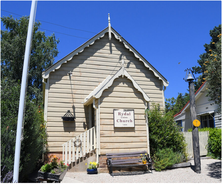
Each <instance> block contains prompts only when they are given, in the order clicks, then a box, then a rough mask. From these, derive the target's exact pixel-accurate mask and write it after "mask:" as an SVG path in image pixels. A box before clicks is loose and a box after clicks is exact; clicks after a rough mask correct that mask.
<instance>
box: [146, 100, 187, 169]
mask: <svg viewBox="0 0 222 184" xmlns="http://www.w3.org/2000/svg"><path fill="white" fill-rule="evenodd" d="M146 113H148V121H149V139H150V154H151V157H153V160H154V163H155V162H159V161H161V159H160V158H161V157H160V156H158V155H159V154H162V152H164V151H161V150H165V151H166V152H167V153H168V152H169V150H168V149H170V150H171V151H172V152H173V153H177V154H181V155H182V157H183V158H184V159H185V160H186V159H187V153H186V143H185V138H184V136H183V134H182V133H181V132H180V129H181V127H179V126H178V125H177V124H176V123H175V122H174V119H173V113H172V112H170V111H169V112H167V113H164V112H162V111H160V110H159V107H158V105H155V104H153V108H152V109H151V110H147V111H146ZM159 152H160V153H159ZM169 153H170V154H171V152H169ZM170 158H171V157H170ZM161 162H169V163H171V161H170V160H169V159H166V160H164V161H161ZM157 164H158V163H157ZM160 168H162V167H160Z"/></svg>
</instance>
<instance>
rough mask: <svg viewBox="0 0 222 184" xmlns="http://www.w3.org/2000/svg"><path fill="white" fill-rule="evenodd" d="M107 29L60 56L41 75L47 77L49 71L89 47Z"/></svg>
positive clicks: (57, 67)
mask: <svg viewBox="0 0 222 184" xmlns="http://www.w3.org/2000/svg"><path fill="white" fill-rule="evenodd" d="M107 31H108V28H105V29H104V30H103V31H101V32H100V33H98V34H97V35H95V36H94V37H93V38H91V39H90V40H88V41H87V42H85V43H84V44H82V45H81V46H80V47H78V48H77V49H75V50H74V51H73V52H71V53H70V54H68V55H67V56H65V57H64V58H62V59H61V60H60V61H58V62H56V63H55V64H53V65H52V66H50V67H49V68H48V69H46V71H44V72H43V73H42V77H43V78H45V79H47V78H48V77H49V74H50V72H54V71H55V70H58V69H59V68H60V67H61V65H62V64H63V63H67V62H68V61H70V60H72V59H73V57H74V56H75V55H78V54H79V53H82V52H83V51H84V49H85V48H87V47H89V46H90V45H93V44H94V43H95V41H96V40H99V39H101V38H102V37H104V35H105V33H106V32H107Z"/></svg>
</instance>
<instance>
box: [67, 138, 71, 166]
mask: <svg viewBox="0 0 222 184" xmlns="http://www.w3.org/2000/svg"><path fill="white" fill-rule="evenodd" d="M70 163H71V140H69V163H68V164H70Z"/></svg>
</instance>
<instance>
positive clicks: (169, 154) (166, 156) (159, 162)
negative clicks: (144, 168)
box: [153, 148, 186, 171]
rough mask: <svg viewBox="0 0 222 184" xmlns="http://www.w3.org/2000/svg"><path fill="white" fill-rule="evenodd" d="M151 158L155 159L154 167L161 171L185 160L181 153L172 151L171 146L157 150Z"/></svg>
mask: <svg viewBox="0 0 222 184" xmlns="http://www.w3.org/2000/svg"><path fill="white" fill-rule="evenodd" d="M153 158H154V160H155V162H154V167H155V170H156V171H161V170H163V169H166V168H167V167H169V166H172V165H174V164H177V163H180V162H183V161H185V160H186V159H185V157H184V155H183V154H182V153H179V152H174V151H173V149H171V148H164V149H161V150H158V151H157V152H156V154H155V155H154V157H153Z"/></svg>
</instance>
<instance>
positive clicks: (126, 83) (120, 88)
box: [100, 77, 148, 154]
mask: <svg viewBox="0 0 222 184" xmlns="http://www.w3.org/2000/svg"><path fill="white" fill-rule="evenodd" d="M120 93H121V94H122V95H121V97H120V96H119V94H120ZM100 103H101V105H100V154H105V153H111V152H114V153H116V152H128V151H132V152H133V151H140V150H141V151H143V150H147V151H148V149H147V132H146V120H145V114H144V111H145V104H144V103H146V102H145V101H144V98H143V96H142V94H141V93H140V92H139V91H138V90H137V89H135V88H134V86H133V84H132V82H131V81H130V80H129V79H127V78H126V77H124V78H122V77H119V78H117V79H116V80H115V81H114V84H113V85H112V86H111V87H110V88H108V89H107V90H105V91H104V92H103V95H102V97H101V99H100ZM113 109H133V110H134V119H135V124H134V127H127V128H126V127H124V128H123V127H121V128H117V127H114V124H113Z"/></svg>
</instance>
